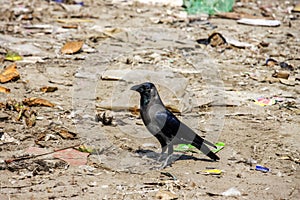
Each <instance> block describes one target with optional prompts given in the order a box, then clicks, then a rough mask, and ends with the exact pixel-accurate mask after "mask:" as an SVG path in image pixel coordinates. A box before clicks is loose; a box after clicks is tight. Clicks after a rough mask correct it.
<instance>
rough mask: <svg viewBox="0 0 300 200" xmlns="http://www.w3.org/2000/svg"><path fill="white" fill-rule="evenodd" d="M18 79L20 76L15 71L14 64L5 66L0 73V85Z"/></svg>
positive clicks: (15, 66)
mask: <svg viewBox="0 0 300 200" xmlns="http://www.w3.org/2000/svg"><path fill="white" fill-rule="evenodd" d="M19 78H20V74H19V72H18V71H17V65H16V63H13V64H11V65H9V66H7V67H6V68H5V69H4V70H3V71H2V72H1V73H0V83H6V82H9V81H13V80H17V79H19Z"/></svg>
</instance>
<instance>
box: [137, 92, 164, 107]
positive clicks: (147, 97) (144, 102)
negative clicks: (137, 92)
mask: <svg viewBox="0 0 300 200" xmlns="http://www.w3.org/2000/svg"><path fill="white" fill-rule="evenodd" d="M150 102H151V103H152V104H161V105H163V102H162V101H161V99H160V96H159V94H155V95H154V96H151V94H142V95H141V102H140V103H141V107H147V106H148V105H149V103H150Z"/></svg>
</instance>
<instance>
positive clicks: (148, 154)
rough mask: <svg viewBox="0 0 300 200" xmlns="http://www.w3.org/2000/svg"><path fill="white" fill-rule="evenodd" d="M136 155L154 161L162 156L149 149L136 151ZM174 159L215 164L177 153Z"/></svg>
mask: <svg viewBox="0 0 300 200" xmlns="http://www.w3.org/2000/svg"><path fill="white" fill-rule="evenodd" d="M135 153H137V154H138V155H139V156H140V157H144V156H145V157H147V158H149V159H153V160H155V161H157V160H158V158H160V156H161V154H160V153H157V152H155V151H152V150H149V149H138V150H136V151H135ZM173 155H174V157H176V160H197V161H205V162H215V161H213V160H211V159H206V158H197V157H195V156H191V155H186V154H183V153H181V154H180V152H175V153H174V154H173ZM163 157H164V158H166V157H167V154H166V153H164V155H163Z"/></svg>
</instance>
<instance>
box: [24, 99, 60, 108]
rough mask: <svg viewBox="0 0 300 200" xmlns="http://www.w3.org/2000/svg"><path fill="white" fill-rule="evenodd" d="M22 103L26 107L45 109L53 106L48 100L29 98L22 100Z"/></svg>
mask: <svg viewBox="0 0 300 200" xmlns="http://www.w3.org/2000/svg"><path fill="white" fill-rule="evenodd" d="M23 103H24V104H25V105H28V106H46V107H54V106H55V105H54V104H53V103H51V102H50V101H48V100H45V99H41V98H37V97H31V98H26V99H24V100H23Z"/></svg>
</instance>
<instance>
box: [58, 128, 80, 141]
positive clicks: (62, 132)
mask: <svg viewBox="0 0 300 200" xmlns="http://www.w3.org/2000/svg"><path fill="white" fill-rule="evenodd" d="M57 134H58V135H60V136H61V137H62V138H63V139H74V138H75V137H76V133H74V132H71V131H68V130H64V129H63V130H60V131H59V132H58V133H57Z"/></svg>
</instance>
